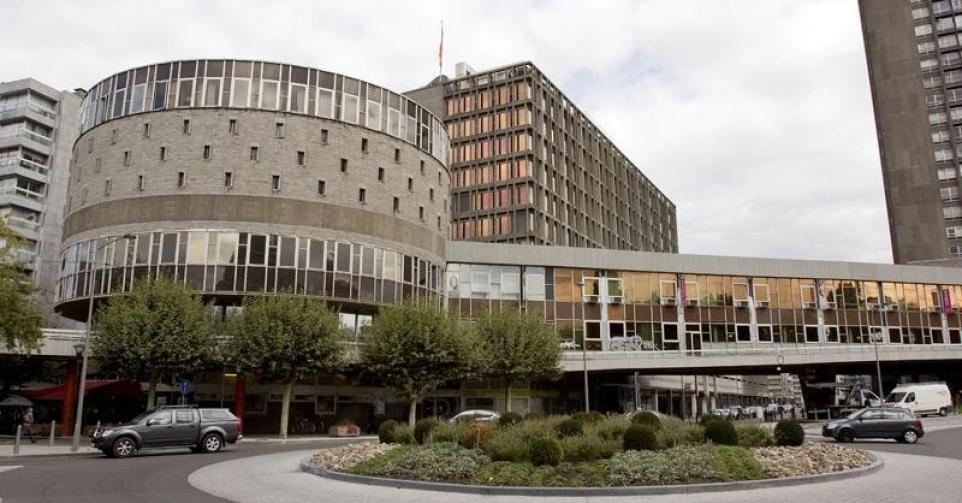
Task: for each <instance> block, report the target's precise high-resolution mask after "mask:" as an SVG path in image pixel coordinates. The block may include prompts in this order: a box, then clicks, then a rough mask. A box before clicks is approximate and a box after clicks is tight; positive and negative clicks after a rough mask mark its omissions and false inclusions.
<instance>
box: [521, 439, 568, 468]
mask: <svg viewBox="0 0 962 503" xmlns="http://www.w3.org/2000/svg"><path fill="white" fill-rule="evenodd" d="M529 457H530V458H531V463H533V464H534V465H535V466H540V465H551V466H557V465H558V463H561V460H562V459H564V450H562V449H561V444H560V443H559V442H558V441H557V440H555V439H553V438H548V437H543V438H536V439H534V440H532V441H531V446H530V453H529Z"/></svg>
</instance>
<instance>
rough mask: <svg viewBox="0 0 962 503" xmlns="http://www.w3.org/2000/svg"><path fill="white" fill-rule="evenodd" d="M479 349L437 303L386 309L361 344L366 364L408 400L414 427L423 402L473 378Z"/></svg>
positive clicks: (369, 369) (397, 306)
mask: <svg viewBox="0 0 962 503" xmlns="http://www.w3.org/2000/svg"><path fill="white" fill-rule="evenodd" d="M475 349H476V348H475V345H474V343H473V339H472V337H471V334H470V333H465V332H464V331H462V330H460V329H459V327H458V325H457V323H456V322H455V321H454V320H452V319H451V318H449V317H448V315H447V313H446V312H445V311H443V310H440V309H438V307H437V306H436V305H426V304H422V305H415V304H400V305H394V306H387V307H384V308H382V309H381V311H380V314H379V315H378V316H377V317H375V318H374V322H373V323H372V325H371V330H370V333H369V335H368V336H366V337H365V339H364V344H363V345H362V346H361V364H362V366H363V367H364V368H365V369H367V370H368V371H370V372H371V373H372V374H374V375H376V376H377V377H379V378H380V379H382V380H383V381H384V383H385V384H387V385H388V386H391V387H392V388H394V389H395V390H396V391H397V392H398V394H399V395H400V396H401V397H402V398H404V399H406V400H407V401H408V403H409V411H408V421H409V423H410V424H411V426H413V425H414V422H415V419H416V418H415V411H416V407H417V402H418V400H419V399H421V398H422V397H423V396H424V395H425V394H426V393H428V392H430V391H433V390H435V389H437V388H438V387H439V386H441V385H443V384H445V383H447V382H451V381H455V380H458V379H463V378H465V377H468V376H469V375H470V373H471V370H472V368H473V366H474V361H475V358H474V351H475Z"/></svg>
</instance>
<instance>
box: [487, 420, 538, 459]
mask: <svg viewBox="0 0 962 503" xmlns="http://www.w3.org/2000/svg"><path fill="white" fill-rule="evenodd" d="M529 441H530V438H529V437H528V435H527V432H525V431H523V430H522V429H521V428H520V425H515V426H508V427H505V428H498V429H496V430H494V431H492V432H491V438H490V439H488V441H487V442H485V443H484V445H482V446H481V447H482V449H484V453H485V454H487V455H488V456H491V459H493V460H495V461H511V462H515V463H521V462H524V461H528V442H529Z"/></svg>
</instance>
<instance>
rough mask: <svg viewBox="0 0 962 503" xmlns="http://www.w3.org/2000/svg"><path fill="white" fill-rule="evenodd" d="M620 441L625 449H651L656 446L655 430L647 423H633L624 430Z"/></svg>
mask: <svg viewBox="0 0 962 503" xmlns="http://www.w3.org/2000/svg"><path fill="white" fill-rule="evenodd" d="M622 443H623V445H624V448H625V450H626V451H653V450H655V449H657V448H658V439H657V437H655V430H653V429H651V426H649V425H647V424H633V425H631V426H629V427H628V429H626V430H625V435H624V437H623V438H622Z"/></svg>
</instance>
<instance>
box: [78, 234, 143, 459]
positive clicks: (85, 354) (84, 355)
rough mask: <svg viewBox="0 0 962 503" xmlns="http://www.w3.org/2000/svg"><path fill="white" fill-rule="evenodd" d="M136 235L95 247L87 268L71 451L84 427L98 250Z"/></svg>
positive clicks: (118, 238)
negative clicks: (86, 299)
mask: <svg viewBox="0 0 962 503" xmlns="http://www.w3.org/2000/svg"><path fill="white" fill-rule="evenodd" d="M135 237H136V236H134V235H133V234H124V235H123V236H118V237H115V238H113V239H110V240H108V241H107V242H106V243H104V244H102V245H100V246H98V247H97V248H96V249H94V252H93V253H92V255H93V260H92V261H91V262H90V263H89V267H88V268H87V291H88V292H90V295H89V297H90V298H89V301H88V304H87V327H86V328H87V329H86V331H85V332H84V341H83V350H82V351H81V363H80V388H79V389H78V390H77V413H76V416H77V417H76V420H75V421H74V426H73V442H72V443H71V445H70V451H71V452H77V451H78V450H80V430H81V428H82V427H83V426H82V425H83V414H84V394H85V392H86V388H87V359H88V358H89V356H90V327H91V325H92V324H93V317H94V283H93V277H94V266H96V264H97V252H98V251H100V250H101V249H103V248H105V247H106V246H107V245H109V244H112V243H114V242H116V241H118V240H121V239H127V240H130V239H134V238H135Z"/></svg>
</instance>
